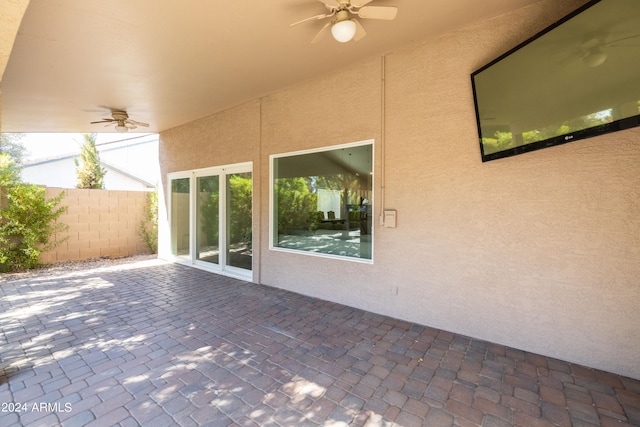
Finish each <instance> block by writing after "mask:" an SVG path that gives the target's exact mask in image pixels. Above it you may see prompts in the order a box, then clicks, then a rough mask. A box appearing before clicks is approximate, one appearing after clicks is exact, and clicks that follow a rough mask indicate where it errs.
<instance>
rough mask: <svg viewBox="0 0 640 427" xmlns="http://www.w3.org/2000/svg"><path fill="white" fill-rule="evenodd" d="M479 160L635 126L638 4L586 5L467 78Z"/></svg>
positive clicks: (639, 95) (639, 106)
mask: <svg viewBox="0 0 640 427" xmlns="http://www.w3.org/2000/svg"><path fill="white" fill-rule="evenodd" d="M471 83H472V86H473V95H474V101H475V107H476V120H477V123H478V132H479V136H480V150H481V154H482V161H483V162H486V161H489V160H495V159H499V158H503V157H508V156H513V155H516V154H522V153H526V152H529V151H533V150H538V149H541V148H545V147H550V146H554V145H559V144H564V143H567V142H570V141H576V140H579V139H584V138H589V137H593V136H597V135H601V134H604V133H609V132H615V131H618V130H622V129H626V128H630V127H634V126H638V125H640V0H593V1H589V2H588V3H586V4H585V5H584V6H583V7H581V8H579V9H578V10H576V11H574V12H573V13H571V14H569V15H568V16H566V17H564V18H562V19H561V20H560V21H558V22H556V23H555V24H553V25H551V26H550V27H548V28H546V29H545V30H543V31H541V32H540V33H538V34H536V35H535V36H533V37H532V38H530V39H529V40H527V41H525V42H524V43H522V44H520V45H518V46H516V47H515V48H513V49H512V50H510V51H509V52H507V53H505V54H504V55H502V56H500V57H499V58H497V59H495V60H494V61H492V62H490V63H489V64H487V65H485V66H484V67H482V68H480V69H479V70H477V71H475V72H474V73H473V74H472V75H471Z"/></svg>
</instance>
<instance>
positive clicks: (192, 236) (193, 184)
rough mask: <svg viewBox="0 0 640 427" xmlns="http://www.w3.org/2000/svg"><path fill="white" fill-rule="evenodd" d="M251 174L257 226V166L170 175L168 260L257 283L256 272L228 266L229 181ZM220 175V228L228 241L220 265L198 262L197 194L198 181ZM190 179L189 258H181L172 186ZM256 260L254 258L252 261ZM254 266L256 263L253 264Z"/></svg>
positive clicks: (222, 248) (223, 243) (249, 164)
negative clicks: (230, 177)
mask: <svg viewBox="0 0 640 427" xmlns="http://www.w3.org/2000/svg"><path fill="white" fill-rule="evenodd" d="M246 172H248V173H251V181H252V189H251V195H252V203H251V206H252V211H251V217H252V220H251V222H252V224H253V222H254V218H253V204H254V203H253V198H254V197H253V196H254V194H255V188H254V186H253V182H254V179H253V175H254V173H253V162H244V163H236V164H231V165H223V166H212V167H207V168H200V169H192V170H188V171H180V172H172V173H168V174H167V180H168V184H169V185H168V187H169V189H168V193H169V198H168V199H169V200H168V201H167V206H168V212H169V218H168V219H169V221H168V223H169V242H168V243H169V250H168V251H167V256H166V258H167V260H169V261H172V262H176V263H178V264H183V265H188V266H190V267H195V268H198V269H201V270H206V271H210V272H213V273H217V274H221V275H224V276H228V277H233V278H236V279H240V280H246V281H253V280H254V270H253V268H252V269H251V270H246V269H243V268H238V267H234V266H230V265H226V255H227V254H226V252H227V251H226V245H227V243H226V237H225V235H226V232H227V225H226V224H227V212H226V209H225V208H226V197H227V194H226V193H227V192H226V180H227V176H228V175H230V174H234V173H246ZM212 175H217V176H218V177H219V180H218V193H219V204H218V208H219V212H218V214H219V215H218V217H219V224H220V228H221V229H222V230H223V231H224V233H220V238H221V239H223V238H224V239H225V241H219V242H218V247H219V248H220V251H219V256H218V263H217V264H214V263H210V262H206V261H202V260H198V259H197V258H196V253H197V238H196V236H197V214H198V213H197V200H196V197H195V195H196V194H197V190H198V188H197V178H199V177H204V176H212ZM182 178H189V254H188V255H187V256H179V255H174V254H173V251H172V247H171V245H172V241H171V238H172V230H171V226H172V214H173V208H172V203H173V201H172V197H171V192H172V191H171V186H172V181H173V180H174V179H182ZM252 258H253V257H252ZM252 262H253V260H252Z"/></svg>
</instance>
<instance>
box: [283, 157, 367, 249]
mask: <svg viewBox="0 0 640 427" xmlns="http://www.w3.org/2000/svg"><path fill="white" fill-rule="evenodd" d="M372 151H373V145H372V144H366V145H359V146H349V147H344V148H338V149H332V150H327V151H321V152H313V153H306V154H297V155H285V156H281V157H277V158H274V160H273V170H274V183H273V184H274V189H273V194H274V197H273V199H274V206H273V208H274V216H273V218H274V236H273V238H274V242H273V244H274V246H276V247H279V248H286V249H294V250H301V251H309V252H315V253H324V254H331V255H339V256H346V257H353V258H362V259H372V251H371V244H372V243H371V230H372V222H371V214H372V211H371V199H372V191H373V190H372V188H373V187H372V172H373V169H372Z"/></svg>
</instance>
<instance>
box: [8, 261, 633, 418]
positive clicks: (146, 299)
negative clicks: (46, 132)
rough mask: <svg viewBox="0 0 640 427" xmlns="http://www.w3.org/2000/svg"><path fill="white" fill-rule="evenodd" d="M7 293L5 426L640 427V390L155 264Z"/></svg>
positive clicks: (62, 278)
mask: <svg viewBox="0 0 640 427" xmlns="http://www.w3.org/2000/svg"><path fill="white" fill-rule="evenodd" d="M0 296H1V300H0V326H1V328H2V332H1V334H0V403H1V404H2V408H0V409H1V412H0V426H3V427H4V426H13V425H16V426H47V427H50V426H54V425H63V426H85V425H87V426H94V425H95V426H112V425H121V426H137V425H143V426H153V427H156V426H174V425H177V426H203V425H207V426H226V425H238V426H296V427H297V426H307V425H309V426H317V425H321V426H341V425H358V426H405V427H411V426H421V425H425V426H436V427H437V426H478V425H481V426H509V425H517V426H523V427H536V426H572V425H573V426H624V425H640V381H637V380H633V379H630V378H625V377H620V376H618V375H614V374H610V373H607V372H602V371H598V370H594V369H589V368H585V367H582V366H578V365H574V364H570V363H566V362H562V361H560V360H556V359H551V358H547V357H543V356H540V355H537V354H532V353H527V352H523V351H519V350H516V349H512V348H508V347H504V346H501V345H495V344H491V343H488V342H485V341H480V340H476V339H472V338H469V337H465V336H460V335H456V334H452V333H448V332H445V331H441V330H436V329H432V328H428V327H424V326H420V325H416V324H411V323H408V322H404V321H399V320H395V319H392V318H389V317H385V316H381V315H377V314H372V313H368V312H366V311H362V310H357V309H354V308H350V307H345V306H342V305H339V304H334V303H330V302H326V301H321V300H318V299H314V298H310V297H305V296H301V295H297V294H293V293H289V292H285V291H282V290H278V289H273V288H269V287H265V286H259V285H253V284H249V283H245V282H241V281H238V280H234V279H230V278H225V277H221V276H218V275H214V274H211V273H207V272H204V271H200V270H196V269H191V268H188V267H185V266H180V265H173V264H168V263H165V262H162V261H159V260H151V261H146V262H143V263H136V264H126V265H121V266H117V267H112V268H103V269H94V270H85V271H80V272H75V273H74V272H69V273H66V274H59V275H53V276H41V277H34V278H30V279H23V280H14V281H5V282H0ZM425 309H428V307H425ZM639 360H640V359H639ZM639 363H640V362H639Z"/></svg>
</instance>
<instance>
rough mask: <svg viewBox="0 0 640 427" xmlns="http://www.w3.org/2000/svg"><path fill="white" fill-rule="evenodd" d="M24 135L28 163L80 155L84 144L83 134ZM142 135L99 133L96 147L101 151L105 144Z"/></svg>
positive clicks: (23, 142)
mask: <svg viewBox="0 0 640 427" xmlns="http://www.w3.org/2000/svg"><path fill="white" fill-rule="evenodd" d="M23 135H24V136H23V138H22V139H21V142H22V144H23V145H24V146H25V147H26V148H27V150H28V151H29V155H28V158H27V162H33V161H34V160H39V159H46V158H51V157H57V156H62V155H65V154H75V153H79V152H80V147H81V146H82V144H83V142H84V136H83V135H84V134H82V133H25V134H23ZM141 135H143V134H124V135H123V134H121V133H99V134H97V136H96V145H97V146H98V149H100V146H101V145H102V144H104V143H108V142H112V141H121V140H123V139H128V138H133V137H138V136H141ZM107 146H108V145H107Z"/></svg>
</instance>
